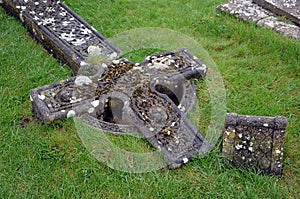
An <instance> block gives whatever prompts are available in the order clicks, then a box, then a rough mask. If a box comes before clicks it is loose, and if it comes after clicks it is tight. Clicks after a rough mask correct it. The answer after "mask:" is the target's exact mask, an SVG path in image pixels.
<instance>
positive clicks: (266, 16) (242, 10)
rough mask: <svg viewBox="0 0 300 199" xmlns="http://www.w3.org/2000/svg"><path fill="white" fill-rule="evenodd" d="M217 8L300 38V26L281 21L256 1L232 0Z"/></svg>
mask: <svg viewBox="0 0 300 199" xmlns="http://www.w3.org/2000/svg"><path fill="white" fill-rule="evenodd" d="M217 10H219V11H222V12H226V13H230V14H232V15H234V16H236V17H238V18H241V19H243V20H245V21H252V22H254V23H256V24H258V25H261V26H264V27H267V28H270V29H273V30H275V31H276V32H278V33H280V34H282V35H284V36H289V37H293V38H295V39H300V27H299V26H297V25H294V24H290V23H287V22H286V21H281V20H280V18H279V17H277V16H276V14H274V13H272V12H271V11H269V10H267V9H265V8H263V7H261V6H260V5H258V4H256V3H254V2H253V0H230V1H228V2H226V3H224V4H222V5H220V6H218V7H217Z"/></svg>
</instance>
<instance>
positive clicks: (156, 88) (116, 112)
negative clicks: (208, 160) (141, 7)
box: [30, 49, 210, 168]
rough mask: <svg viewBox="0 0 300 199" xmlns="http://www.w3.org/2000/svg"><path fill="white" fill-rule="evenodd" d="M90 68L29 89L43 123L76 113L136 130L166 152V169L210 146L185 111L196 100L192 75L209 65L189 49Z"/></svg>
mask: <svg viewBox="0 0 300 199" xmlns="http://www.w3.org/2000/svg"><path fill="white" fill-rule="evenodd" d="M94 67H98V68H97V69H96V70H95V71H94V73H93V74H92V75H91V76H82V75H80V76H77V77H73V78H70V79H67V80H63V81H60V82H56V83H53V84H50V85H47V86H43V87H40V88H36V89H33V90H31V92H30V93H31V100H32V106H33V107H34V111H35V112H36V113H37V116H38V117H39V118H40V119H41V120H43V121H46V122H52V121H54V120H56V119H60V118H63V117H66V116H67V117H68V116H77V117H80V118H81V119H83V121H84V122H85V123H87V124H88V125H89V126H91V127H96V128H98V129H101V130H103V131H108V132H111V133H126V132H132V131H134V132H139V133H140V134H141V135H142V136H143V137H145V138H146V139H147V140H148V141H149V142H150V143H151V144H152V145H153V146H154V147H155V148H157V149H159V150H160V151H161V152H162V153H163V154H164V156H165V157H166V160H167V162H168V166H169V168H176V167H179V166H181V165H182V164H184V163H186V162H188V161H189V160H190V159H191V158H192V157H193V156H195V155H197V154H198V153H200V152H206V151H208V150H209V148H210V145H209V143H208V142H207V140H206V139H205V138H204V137H203V136H202V135H201V134H200V132H199V131H198V130H197V128H196V127H195V126H194V125H193V124H192V123H191V122H190V121H189V119H188V118H187V116H186V114H187V113H188V112H189V111H190V110H191V109H192V107H193V105H194V103H195V101H196V93H195V88H194V85H193V80H194V79H199V78H204V77H205V74H206V70H207V68H206V66H205V65H204V64H202V63H201V61H200V60H199V59H198V58H197V57H195V56H194V55H193V54H192V53H191V52H189V51H188V50H187V49H179V50H176V51H170V52H166V53H163V54H156V55H152V56H148V57H147V58H146V59H145V61H143V62H141V63H133V62H129V61H128V60H127V59H120V60H113V61H109V62H105V63H102V64H100V65H98V66H92V68H94Z"/></svg>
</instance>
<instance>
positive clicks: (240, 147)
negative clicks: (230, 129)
mask: <svg viewBox="0 0 300 199" xmlns="http://www.w3.org/2000/svg"><path fill="white" fill-rule="evenodd" d="M235 148H236V150H240V149H242V148H243V145H241V144H237V145H236V146H235Z"/></svg>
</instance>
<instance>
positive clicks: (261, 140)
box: [222, 113, 287, 175]
mask: <svg viewBox="0 0 300 199" xmlns="http://www.w3.org/2000/svg"><path fill="white" fill-rule="evenodd" d="M286 123H287V119H286V118H285V117H282V116H279V117H259V116H247V115H237V114H234V113H228V114H227V115H226V122H225V131H224V136H223V148H222V153H223V155H224V157H225V159H226V160H227V161H229V162H231V163H233V164H234V165H236V166H239V167H248V168H256V169H258V170H260V171H263V172H264V173H267V174H270V175H281V174H282V170H283V147H284V134H285V130H286Z"/></svg>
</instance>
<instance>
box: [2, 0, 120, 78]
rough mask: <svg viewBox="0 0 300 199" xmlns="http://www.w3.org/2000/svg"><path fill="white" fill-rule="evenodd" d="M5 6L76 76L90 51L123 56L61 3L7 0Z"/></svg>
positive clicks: (52, 0)
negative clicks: (95, 48)
mask: <svg viewBox="0 0 300 199" xmlns="http://www.w3.org/2000/svg"><path fill="white" fill-rule="evenodd" d="M1 5H2V6H3V7H4V8H5V9H6V10H7V11H8V12H9V13H11V14H13V15H14V16H16V17H17V18H19V19H20V20H21V21H22V22H23V24H24V25H25V26H26V27H27V28H28V30H29V31H30V33H31V34H32V35H33V36H34V38H35V39H37V40H38V41H39V42H40V43H41V44H42V45H43V46H44V47H45V48H46V49H47V50H48V51H49V52H50V53H51V54H53V55H54V57H56V58H57V59H59V60H61V61H63V62H65V63H67V64H68V65H69V66H70V67H71V68H72V70H73V72H74V74H76V73H77V71H78V69H79V68H80V64H81V63H82V61H85V60H86V59H87V57H88V49H89V47H98V49H99V53H101V54H102V55H103V56H105V57H110V58H112V59H113V58H116V57H117V56H118V55H119V54H120V53H121V52H120V50H119V49H118V48H116V47H115V46H114V45H113V44H112V43H111V42H109V41H108V40H107V39H106V38H105V37H104V36H103V35H101V34H100V33H98V32H97V30H96V29H95V28H93V27H92V26H90V25H89V24H88V23H87V22H85V21H84V20H83V19H81V18H80V17H79V16H78V15H77V14H76V13H74V12H73V11H72V10H71V9H70V8H68V7H67V6H66V5H65V4H63V3H62V2H60V1H59V0H45V1H39V0H18V1H17V0H3V1H2V3H1Z"/></svg>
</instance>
